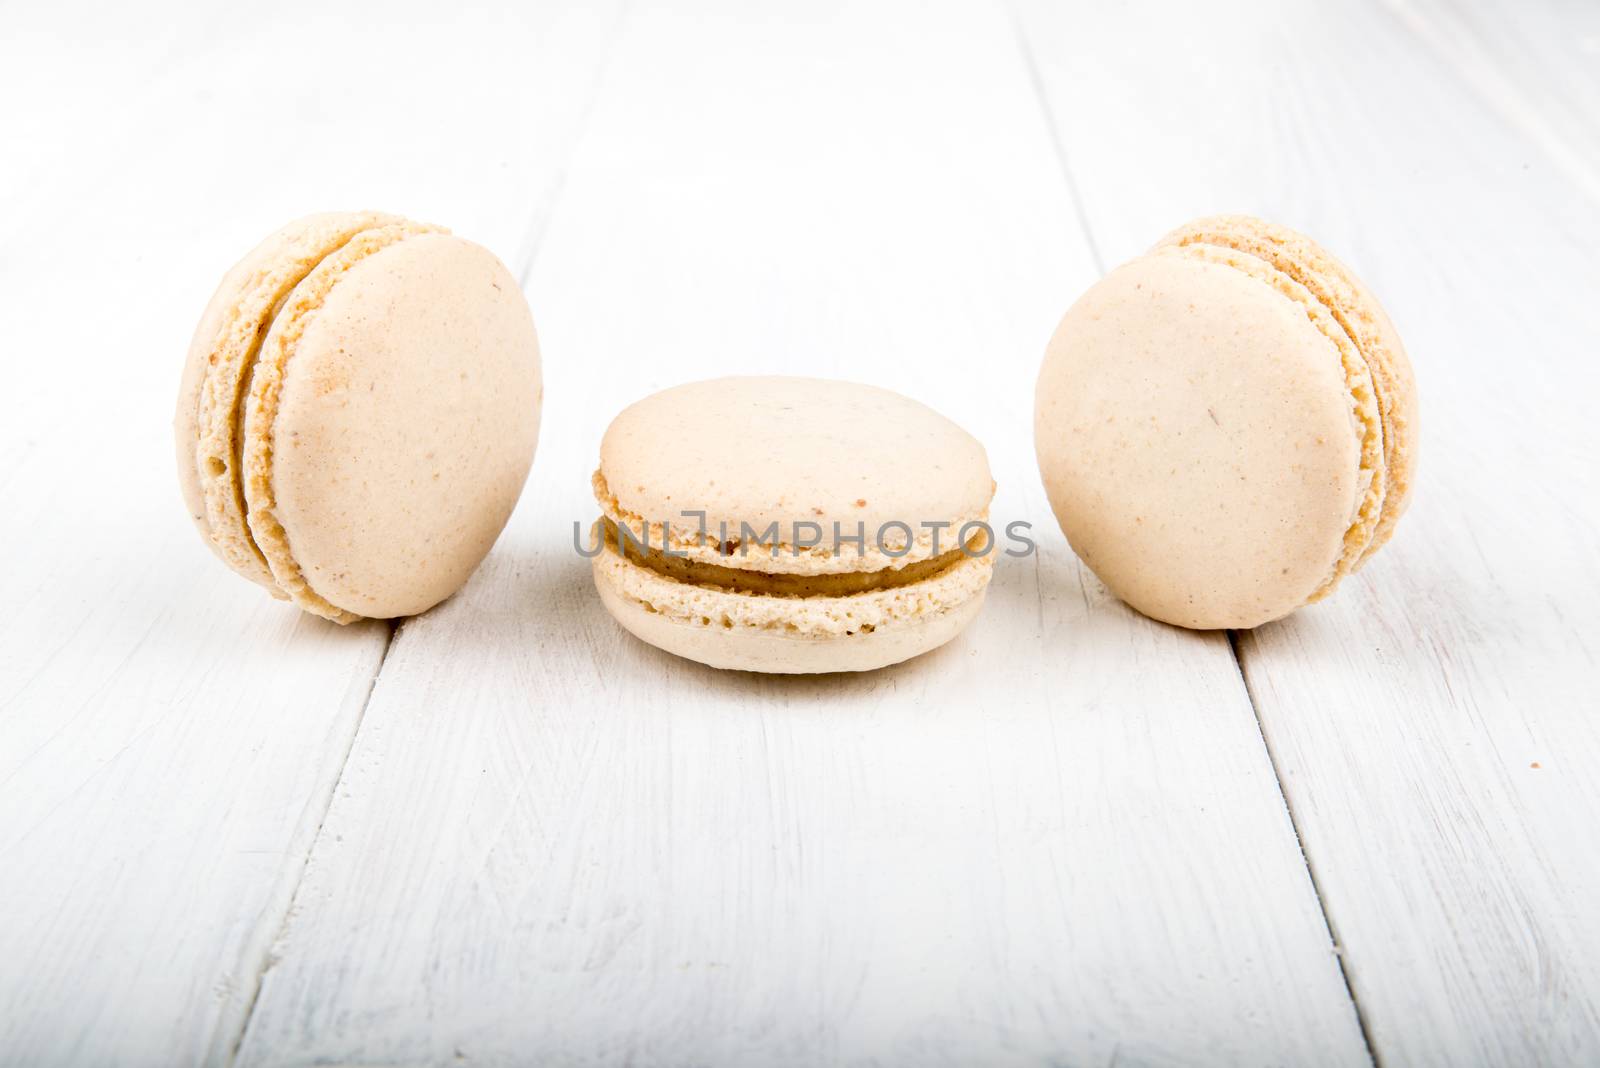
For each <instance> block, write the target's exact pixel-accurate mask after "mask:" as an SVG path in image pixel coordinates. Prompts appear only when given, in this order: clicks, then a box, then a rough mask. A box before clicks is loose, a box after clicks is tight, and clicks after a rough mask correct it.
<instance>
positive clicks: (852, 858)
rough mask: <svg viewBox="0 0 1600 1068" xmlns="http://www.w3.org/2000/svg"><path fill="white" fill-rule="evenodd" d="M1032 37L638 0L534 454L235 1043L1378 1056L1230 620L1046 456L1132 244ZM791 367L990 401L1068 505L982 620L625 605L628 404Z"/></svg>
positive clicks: (1034, 493)
mask: <svg viewBox="0 0 1600 1068" xmlns="http://www.w3.org/2000/svg"><path fill="white" fill-rule="evenodd" d="M913 25H914V26H915V32H907V27H909V26H913ZM1016 45H1017V42H1016V39H1015V34H1014V29H1013V27H1012V25H1011V23H1010V20H1009V19H1008V18H1007V17H1006V15H1005V13H1004V11H1002V10H999V9H994V8H984V7H976V8H974V7H971V6H958V5H942V4H941V5H935V6H928V5H909V4H908V5H904V6H901V5H880V6H874V7H872V8H870V9H863V8H858V7H850V6H846V5H834V4H820V5H806V6H804V7H801V8H787V9H784V10H783V11H782V12H781V13H779V12H778V11H777V10H776V9H769V10H766V11H764V12H758V11H753V10H750V9H747V8H745V7H741V6H735V5H716V4H706V5H694V6H690V5H684V4H676V5H641V6H640V7H638V8H636V9H634V10H633V11H632V12H630V16H629V18H628V20H627V22H626V25H625V29H624V32H623V34H622V38H621V41H620V43H619V46H618V51H617V54H616V56H615V57H614V61H613V62H612V64H611V65H610V67H609V71H608V76H607V79H606V81H605V83H604V85H603V87H602V90H601V93H600V96H599V98H598V102H597V105H596V110H595V113H594V116H593V121H592V125H591V126H590V128H589V129H588V130H587V132H586V134H585V136H584V139H583V143H582V146H581V148H580V150H579V152H578V154H577V156H576V157H575V159H574V162H573V165H572V168H571V172H570V174H569V176H568V179H567V182H566V184H565V186H564V188H563V192H562V196H561V199H560V202H559V206H558V209H557V211H556V214H555V216H554V218H553V222H552V225H551V228H550V230H549V231H548V234H547V236H546V241H545V244H544V245H543V247H542V248H541V249H540V250H539V253H538V259H537V262H536V265H535V269H534V272H533V274H532V276H531V279H530V286H529V288H530V294H531V297H532V301H533V304H534V308H535V314H536V316H537V317H538V319H539V322H540V324H541V332H542V337H543V341H544V346H545V352H546V357H547V372H548V397H549V403H548V407H547V414H546V424H545V429H544V440H543V442H542V444H541V447H540V455H539V459H538V461H537V463H536V465H535V472H534V476H533V479H532V481H531V483H530V485H529V488H528V492H527V493H526V494H525V496H524V498H523V502H522V505H521V507H520V509H519V511H518V514H517V516H516V517H515V519H514V520H513V525H512V527H511V528H510V530H509V531H508V533H507V535H506V537H505V538H504V539H502V542H501V544H500V546H499V547H498V548H497V550H496V552H495V554H494V555H493V556H492V557H491V558H490V560H489V561H488V563H487V564H486V566H485V567H484V568H483V569H482V570H481V572H480V573H479V574H478V575H477V576H476V577H475V579H474V581H473V582H472V583H471V584H470V585H469V587H468V589H467V590H466V591H465V592H464V593H463V594H462V595H460V596H459V597H457V598H455V599H454V600H452V601H450V602H448V603H447V604H445V605H443V606H441V607H440V608H439V609H438V610H436V611H434V612H432V613H430V614H429V615H427V616H426V617H424V618H421V619H418V620H415V621H412V622H410V623H408V624H406V625H405V626H404V627H403V628H402V629H401V630H400V632H399V634H398V636H397V638H396V641H395V644H394V647H393V650H392V652H391V654H390V656H389V658H388V661H387V662H386V665H385V669H384V673H383V675H382V677H381V679H380V680H379V683H378V685H377V687H376V689H375V691H374V693H373V698H372V702H371V705H370V706H369V709H368V711H367V714H366V716H365V719H364V720H363V723H362V727H361V731H360V734H359V736H358V738H357V741H356V744H355V746H354V749H353V751H352V754H351V759H350V762H349V764H348V765H347V767H346V770H345V774H344V776H343V777H342V779H341V782H340V785H339V788H338V792H337V796H336V797H335V800H334V804H333V806H332V808H331V809H330V812H329V814H328V818H327V821H326V824H325V826H324V828H323V832H322V835H321V836H320V838H319V839H318V842H317V845H316V847H315V849H314V850H313V853H312V857H311V860H310V864H309V867H308V869H307V873H306V878H305V881H304V882H303V884H302V885H301V888H300V893H299V895H298V897H297V900H296V903H295V906H294V910H293V914H292V917H291V919H290V922H289V923H288V925H287V927H286V929H285V931H284V934H283V937H282V938H281V940H280V941H279V943H278V945H277V947H276V949H275V956H276V958H277V963H276V965H275V966H274V967H273V968H272V969H271V970H270V971H269V972H268V973H267V975H266V978H265V981H264V985H263V988H262V995H261V998H260V1002H259V1004H258V1006H257V1011H256V1012H255V1015H254V1017H253V1019H252V1021H251V1024H250V1027H249V1029H248V1031H247V1033H246V1037H245V1042H244V1045H243V1047H242V1049H241V1051H240V1061H241V1063H243V1064H246V1065H257V1064H260V1065H267V1064H271V1065H295V1064H313V1063H363V1064H414V1063H450V1062H452V1061H459V1062H464V1063H489V1064H509V1063H542V1064H619V1063H631V1064H682V1063H694V1064H707V1065H710V1064H728V1065H745V1064H814V1063H852V1064H855V1063H886V1064H899V1063H922V1064H971V1063H984V1064H997V1063H1016V1064H1045V1063H1072V1064H1079V1063H1083V1064H1087V1063H1106V1062H1110V1061H1115V1062H1116V1063H1120V1064H1168V1063H1179V1062H1182V1063H1211V1064H1272V1063H1312V1062H1316V1063H1334V1064H1362V1063H1365V1062H1366V1059H1367V1058H1366V1052H1365V1049H1364V1046H1363V1044H1362V1039H1361V1035H1360V1033H1359V1029H1358V1026H1357V1020H1356V1017H1355V1014H1354V1012H1353V1009H1352V1005H1351V1003H1350V1001H1349V999H1348V996H1347V993H1346V991H1345V989H1344V986H1343V983H1342V981H1341V977H1340V973H1339V969H1338V966H1337V962H1336V959H1335V956H1334V953H1333V950H1332V946H1331V944H1330V940H1329V937H1328V933H1327V930H1326V928H1325V926H1324V923H1323V919H1322V916H1321V913H1320V911H1319V908H1318V905H1317V902H1316V900H1315V896H1314V894H1313V891H1312V887H1311V885H1310V881H1309V878H1308V875H1307V872H1306V869H1305V867H1304V864H1303V861H1302V858H1301V856H1300V853H1299V849H1298V847H1297V844H1296V842H1295V839H1294V836H1293V833H1292V827H1291V825H1290V822H1289V819H1288V814H1287V812H1286V810H1285V808H1284V805H1283V802H1282V798H1281V796H1280V795H1279V793H1278V790H1277V786H1276V782H1275V779H1274V776H1273V773H1272V770H1271V767H1270V764H1269V761H1268V758H1267V754H1266V752H1265V749H1264V746H1263V744H1262V740H1261V738H1260V735H1259V732H1258V728H1257V725H1256V722H1255V719H1254V716H1253V713H1252V711H1251V708H1250V705H1249V702H1248V700H1247V697H1246V694H1245V692H1244V688H1243V686H1242V682H1241V680H1240V677H1239V675H1238V672H1237V669H1236V666H1235V663H1234V660H1233V658H1232V656H1231V655H1230V652H1229V648H1228V645H1227V642H1226V641H1225V639H1224V638H1223V636H1221V635H1209V636H1208V635H1197V634H1189V633H1184V632H1180V631H1177V630H1173V629H1171V628H1167V627H1163V626H1160V625H1158V624H1154V623H1151V622H1149V621H1147V620H1143V619H1141V618H1138V617H1137V616H1135V615H1133V614H1132V613H1130V612H1128V611H1127V610H1126V609H1124V608H1123V607H1122V606H1120V605H1119V604H1117V603H1115V602H1114V601H1111V600H1109V599H1108V598H1107V597H1106V596H1105V595H1104V594H1103V593H1102V592H1101V591H1100V590H1099V589H1098V588H1097V586H1096V585H1095V584H1094V583H1093V582H1092V581H1089V582H1086V581H1085V576H1084V575H1083V573H1082V572H1081V571H1080V569H1079V568H1078V566H1077V564H1076V562H1075V561H1074V560H1073V558H1072V557H1071V556H1070V554H1069V553H1068V552H1067V551H1066V548H1065V545H1064V543H1063V541H1062V539H1061V537H1060V535H1059V533H1058V532H1056V530H1055V528H1054V523H1053V520H1052V519H1051V518H1050V515H1049V512H1048V509H1047V507H1046V505H1045V503H1044V499H1043V494H1042V491H1041V489H1040V487H1039V486H1038V482H1037V476H1036V474H1035V470H1034V463H1033V458H1032V447H1031V440H1030V436H1031V435H1030V431H1029V427H1030V418H1031V386H1032V379H1033V375H1034V372H1035V369H1036V367H1037V361H1038V358H1039V354H1040V353H1041V352H1042V348H1043V344H1044V341H1045V339H1046V338H1047V337H1048V334H1049V332H1050V330H1051V329H1052V327H1053V325H1054V322H1055V320H1056V318H1057V317H1058V316H1059V315H1060V313H1061V311H1062V310H1063V308H1064V307H1065V303H1066V301H1067V300H1068V299H1070V297H1071V295H1072V294H1074V293H1076V292H1077V291H1079V290H1080V289H1081V288H1082V287H1084V286H1085V285H1086V284H1087V283H1088V282H1089V281H1090V280H1091V279H1092V277H1093V276H1094V273H1095V269H1094V266H1093V264H1092V262H1091V257H1090V255H1089V251H1088V249H1087V247H1086V245H1085V243H1084V241H1083V239H1082V236H1081V233H1080V231H1079V230H1078V226H1077V222H1076V220H1075V216H1074V213H1073V208H1072V203H1071V198H1070V196H1069V194H1068V189H1067V186H1066V184H1065V182H1064V180H1063V177H1062V173H1061V169H1060V165H1059V162H1058V161H1057V159H1056V157H1055V154H1054V151H1053V149H1052V146H1051V140H1050V137H1049V134H1048V131H1047V129H1046V127H1045V125H1044V121H1043V116H1042V113H1041V111H1040V109H1039V104H1038V101H1037V99H1036V98H1035V97H1034V95H1033V88H1032V85H1031V83H1030V81H1029V78H1028V75H1027V70H1026V67H1025V66H1024V65H1023V63H1022V62H1021V57H1020V54H1019V53H1018V51H1017V47H1016ZM760 371H766V372H790V373H795V372H800V373H812V374H819V375H836V376H842V377H851V378H856V379H863V380H867V381H873V382H877V383H881V384H886V385H890V386H893V387H898V388H900V389H902V390H904V391H906V392H909V393H910V394H912V395H913V396H916V397H918V398H919V399H922V400H925V401H927V402H929V403H931V404H933V405H934V406H935V407H937V408H939V409H940V410H942V411H944V412H945V413H947V414H949V415H950V416H952V417H953V418H955V419H957V421H959V422H961V423H962V424H963V425H965V426H967V427H968V428H969V429H971V430H972V431H973V432H974V433H976V434H977V435H978V436H979V438H980V439H981V440H984V441H985V442H986V443H988V445H989V447H990V453H991V460H992V463H993V466H994V469H995V472H996V477H997V479H998V480H999V482H1000V487H1001V488H1000V495H999V497H998V499H997V502H996V515H997V516H1000V517H1004V518H1005V519H1007V520H1009V519H1027V520H1031V521H1032V522H1033V523H1034V524H1035V530H1036V532H1037V533H1038V535H1039V537H1040V538H1041V541H1042V546H1043V547H1042V551H1041V553H1040V555H1039V556H1038V557H1037V558H1034V559H1031V560H1025V561H1007V562H1005V563H1003V564H1002V565H1001V568H1000V572H999V574H998V576H997V578H996V584H995V588H994V590H993V592H992V593H991V595H990V603H989V606H988V608H987V609H986V612H985V614H984V615H983V617H982V618H981V619H980V620H979V621H978V623H977V624H976V625H975V626H974V628H973V629H972V630H971V631H969V632H968V634H966V635H965V636H963V637H962V638H961V639H959V640H958V641H956V642H955V643H953V644H952V645H950V646H948V647H946V648H945V649H943V650H940V651H938V652H936V653H934V654H931V655H930V656H928V657H926V658H924V659H921V660H918V661H915V662H912V663H909V664H906V665H902V666H899V667H896V668H892V669H888V670H886V671H883V672H879V673H875V674H870V675H866V676H860V677H829V678H815V679H806V678H787V679H786V678H760V677H756V676H747V675H738V674H722V673H717V672H714V671H711V670H709V669H705V668H702V667H700V666H698V665H695V664H692V663H688V662H685V661H679V660H675V659H673V658H671V657H668V656H666V655H664V654H661V653H658V652H657V651H655V650H653V649H650V648H648V647H645V646H642V645H641V644H639V643H637V642H635V641H634V640H632V639H631V638H629V637H628V636H627V635H626V634H624V633H623V632H622V631H621V630H620V629H619V628H618V627H617V626H616V625H615V624H614V623H612V622H611V621H610V619H609V618H608V617H606V616H605V614H604V612H603V610H602V609H601V607H600V605H599V603H598V601H597V599H596V598H595V596H594V594H593V590H592V587H591V584H590V579H589V575H588V566H587V564H586V563H585V562H584V561H583V560H581V559H579V558H578V557H577V556H576V555H575V554H574V552H573V550H572V547H571V539H572V527H573V523H574V521H577V522H580V523H582V524H583V525H585V526H587V524H588V522H589V521H590V519H591V518H592V516H593V514H594V512H595V506H594V504H593V502H592V501H591V500H590V498H589V490H588V476H589V473H590V471H591V470H592V468H593V465H594V462H595V458H596V450H597V448H598V444H599V439H600V435H601V432H602V431H603V429H604V427H605V425H606V423H607V422H608V421H609V419H610V417H611V415H612V414H614V413H615V412H616V411H617V410H619V409H620V408H621V407H622V406H623V405H624V404H625V403H627V402H629V401H631V400H633V399H636V398H637V397H639V396H641V395H643V394H645V393H647V392H649V391H652V390H655V389H658V388H661V387H664V386H667V385H670V384H673V383H675V382H678V381H683V380H688V379H693V378H696V377H704V376H710V375H715V374H725V373H734V372H760ZM706 432H707V433H710V434H716V433H718V432H719V431H718V428H716V427H708V428H707V430H706ZM728 445H729V447H730V448H736V447H738V443H737V442H736V441H733V440H730V441H729V442H728ZM908 445H910V446H911V447H914V445H915V443H908Z"/></svg>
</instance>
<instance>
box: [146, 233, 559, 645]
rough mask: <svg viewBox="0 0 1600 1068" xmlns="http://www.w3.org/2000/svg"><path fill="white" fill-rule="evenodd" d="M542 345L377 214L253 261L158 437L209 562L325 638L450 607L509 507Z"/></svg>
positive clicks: (222, 289)
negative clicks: (316, 625) (331, 627)
mask: <svg viewBox="0 0 1600 1068" xmlns="http://www.w3.org/2000/svg"><path fill="white" fill-rule="evenodd" d="M541 400H542V390H541V385H540V371H539V350H538V341H537V338H536V337H535V334H534V329H533V322H532V318H531V316H530V315H529V312H528V308H527V304H526V302H525V301H524V300H523V298H522V294H521V292H520V291H519V288H518V286H517V284H516V282H515V280H514V279H512V278H511V276H510V274H509V273H508V272H507V271H506V269H505V268H504V266H503V265H501V264H500V262H499V261H498V260H497V259H495V257H494V256H493V255H492V254H490V253H489V252H488V251H486V250H484V249H482V248H480V247H478V246H477V245H474V244H472V243H471V242H469V241H465V240H463V239H461V238H457V237H452V236H450V235H449V234H447V233H446V232H444V231H443V230H441V229H440V228H439V227H434V226H429V225H426V224H423V223H416V222H412V221H409V220H406V219H402V218H399V217H398V216H393V215H385V214H382V213H378V212H349V213H338V214H326V215H315V216H310V217H308V218H305V219H301V220H299V221H297V222H295V223H291V224H290V225H289V226H287V227H285V228H284V229H283V230H281V231H279V232H278V233H277V234H274V235H273V236H272V237H269V238H268V239H267V240H266V241H264V242H262V244H261V245H259V246H258V247H257V248H256V249H255V250H253V251H252V252H251V253H250V254H249V255H247V256H246V257H245V258H244V259H243V260H242V261H241V262H240V263H239V264H238V265H237V266H236V267H235V268H234V269H233V270H231V271H230V272H229V273H228V274H227V275H226V276H225V277H224V278H223V281H222V283H221V285H220V286H219V287H218V289H217V292H216V294H215V296H214V297H213V298H212V300H211V302H210V304H209V305H208V306H207V308H206V311H205V313H204V315H203V316H202V318H201V321H200V324H199V327H198V328H197V329H196V331H195V335H194V340H193V342H192V344H191V346H190V350H189V355H188V361H187V363H186V365H185V369H184V376H183V381H182V384H181V387H180V390H179V397H178V410H177V415H176V418H175V420H174V432H175V439H176V446H177V458H178V474H179V484H180V487H181V489H182V492H183V497H184V501H185V504H186V505H187V506H188V509H189V513H190V515H191V517H192V518H193V519H194V521H195V524H196V526H197V527H198V528H199V529H200V531H201V533H202V535H203V536H204V537H205V540H206V541H207V543H208V544H209V545H210V546H211V548H212V549H213V550H214V551H215V552H216V553H217V555H218V556H220V557H221V558H222V559H223V560H224V561H225V562H226V563H228V564H229V566H231V567H232V568H233V569H234V570H235V571H237V572H238V573H240V574H242V575H244V576H245V577H247V578H250V579H252V580H253V581H255V582H258V583H260V584H261V585H263V586H265V587H266V588H267V589H268V590H269V591H270V592H272V594H273V595H274V596H277V597H280V598H287V599H289V600H292V601H294V602H295V603H296V604H298V605H299V606H300V607H301V608H304V609H306V610H307V611H310V612H313V613H315V614H318V615H321V616H324V617H326V618H328V619H332V620H335V621H337V622H341V623H347V622H351V621H353V620H356V619H360V618H363V617H367V616H372V617H392V616H399V615H409V614H413V613H415V612H420V611H422V610H424V609H426V608H428V607H430V606H431V605H433V604H435V603H437V602H438V601H440V600H443V599H444V598H445V597H447V596H449V595H450V593H452V592H454V590H455V589H457V588H459V586H460V585H461V583H463V582H464V581H465V580H466V578H467V576H468V575H469V574H470V573H471V571H472V569H473V568H474V567H475V566H476V565H477V563H478V562H479V561H480V560H481V559H482V557H483V555H484V554H485V553H486V552H487V551H488V549H489V547H490V546H491V545H492V543H493V541H494V539H495V537H496V535H497V534H498V533H499V531H500V529H501V527H502V526H503V525H504V523H505V520H506V518H507V517H508V516H509V514H510V511H511V508H512V506H513V505H514V503H515V501H516V499H517V496H518V494H519V492H520V489H521V486H522V483H523V480H524V478H525V477H526V474H527V470H528V467H529V465H530V464H531V462H532V458H533V450H534V445H535V442H536V439H537V435H538V427H539V410H540V404H541Z"/></svg>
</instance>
